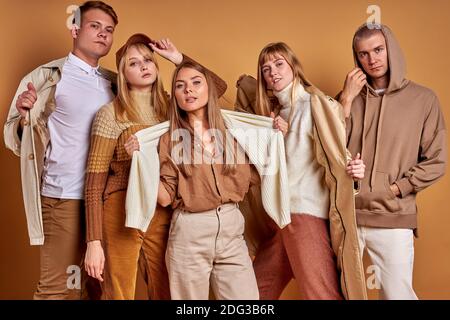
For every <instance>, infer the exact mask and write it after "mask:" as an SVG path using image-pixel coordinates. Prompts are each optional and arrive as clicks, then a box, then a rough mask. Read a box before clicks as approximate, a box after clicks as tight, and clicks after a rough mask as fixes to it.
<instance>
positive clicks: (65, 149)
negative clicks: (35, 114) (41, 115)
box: [41, 53, 114, 199]
mask: <svg viewBox="0 0 450 320" xmlns="http://www.w3.org/2000/svg"><path fill="white" fill-rule="evenodd" d="M113 98H114V94H113V92H112V91H111V82H110V81H109V80H106V79H105V78H103V77H102V75H101V74H100V72H99V71H98V66H97V67H95V68H94V67H92V66H90V65H89V64H88V63H86V62H85V61H83V60H81V59H80V58H78V57H77V56H75V55H74V54H72V53H70V54H69V56H68V58H67V60H66V62H65V64H64V66H63V70H62V75H61V81H60V82H59V83H58V84H57V85H56V92H55V99H56V109H55V111H54V112H53V113H52V114H51V115H50V117H49V119H48V129H49V133H50V144H49V146H48V148H47V151H46V160H45V165H44V172H43V176H42V190H41V194H42V195H43V196H47V197H52V198H61V199H84V179H85V171H86V162H87V156H88V152H89V143H90V131H91V124H92V121H93V120H94V117H95V114H96V113H97V111H98V110H99V109H100V107H101V106H103V105H105V104H107V103H108V102H110V101H111V100H112V99H113Z"/></svg>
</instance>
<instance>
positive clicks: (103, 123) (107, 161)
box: [85, 91, 159, 241]
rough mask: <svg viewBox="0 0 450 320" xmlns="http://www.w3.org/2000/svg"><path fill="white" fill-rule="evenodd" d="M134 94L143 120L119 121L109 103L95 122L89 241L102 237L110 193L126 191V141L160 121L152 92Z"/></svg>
mask: <svg viewBox="0 0 450 320" xmlns="http://www.w3.org/2000/svg"><path fill="white" fill-rule="evenodd" d="M131 96H132V98H133V101H134V106H135V107H136V108H137V110H138V112H139V113H140V115H141V119H143V123H139V124H138V123H134V122H130V121H127V122H119V121H117V120H116V116H115V111H114V105H113V103H112V102H110V103H109V104H107V105H105V106H103V107H102V108H101V109H100V110H99V111H98V113H97V115H96V117H95V120H94V122H93V124H92V131H91V147H90V150H89V156H88V163H87V172H86V186H85V201H86V202H85V205H86V224H87V225H86V229H87V235H86V238H87V239H86V240H87V241H93V240H102V233H103V231H102V225H103V208H104V202H105V201H106V200H107V199H108V196H109V195H110V194H112V193H113V192H117V191H126V190H127V186H128V176H129V172H130V166H131V157H130V156H129V155H128V154H127V152H126V150H125V147H124V144H125V142H126V141H127V140H128V138H129V137H130V136H131V135H132V134H134V133H136V132H137V131H139V130H142V129H145V128H147V127H150V126H153V125H155V124H158V123H159V121H158V117H157V116H156V113H155V110H154V108H153V106H152V105H151V101H150V99H151V94H150V93H141V92H134V91H132V92H131ZM124 210H125V203H124Z"/></svg>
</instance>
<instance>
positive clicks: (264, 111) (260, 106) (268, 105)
mask: <svg viewBox="0 0 450 320" xmlns="http://www.w3.org/2000/svg"><path fill="white" fill-rule="evenodd" d="M276 56H281V57H283V58H284V59H285V60H286V62H287V64H288V65H289V66H290V67H291V69H292V73H293V75H294V80H293V84H292V87H293V88H295V87H296V85H297V84H298V83H300V84H302V85H309V83H308V81H306V80H305V76H304V74H303V68H302V65H301V64H300V61H299V60H298V58H297V56H296V55H295V53H294V51H292V49H291V48H290V47H289V46H288V45H287V44H286V43H284V42H275V43H269V44H268V45H267V46H265V47H264V48H263V49H262V50H261V53H260V54H259V57H258V76H257V83H258V85H257V88H256V108H255V111H256V113H257V114H259V115H262V116H266V117H268V116H270V112H271V111H274V110H273V104H272V102H271V101H270V97H269V95H268V91H269V92H270V91H271V90H270V89H268V88H267V83H266V81H265V80H264V75H263V72H262V66H263V65H264V63H266V62H267V61H268V60H270V59H273V58H274V57H276ZM294 95H295V90H292V95H291V105H292V102H293V101H294V99H295V97H294ZM293 109H294V108H291V114H290V115H289V121H288V122H290V119H291V117H292V113H293Z"/></svg>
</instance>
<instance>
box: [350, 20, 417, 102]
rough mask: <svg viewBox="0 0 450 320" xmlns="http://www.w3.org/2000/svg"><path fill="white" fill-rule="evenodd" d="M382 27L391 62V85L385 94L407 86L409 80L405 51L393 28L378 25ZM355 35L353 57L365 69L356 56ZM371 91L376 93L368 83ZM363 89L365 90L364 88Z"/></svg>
mask: <svg viewBox="0 0 450 320" xmlns="http://www.w3.org/2000/svg"><path fill="white" fill-rule="evenodd" d="M365 26H366V24H363V25H362V26H360V27H359V28H358V30H356V32H355V35H356V33H357V32H358V31H359V30H360V29H362V28H363V27H365ZM378 26H379V27H380V30H381V32H382V33H383V35H384V38H385V39H386V48H387V52H388V62H389V70H388V72H389V74H390V77H389V79H390V80H389V85H388V88H387V90H386V92H385V94H388V93H391V92H394V91H397V90H399V89H402V88H403V87H404V86H406V84H407V83H408V80H407V79H405V76H406V62H405V57H404V56H403V52H402V49H401V48H400V45H399V43H398V41H397V39H396V38H395V36H394V34H393V33H392V31H391V29H389V27H387V26H385V25H383V24H380V25H378ZM355 35H354V36H353V41H352V50H353V58H354V60H355V65H356V66H357V67H359V68H361V69H362V70H363V71H364V69H363V68H362V66H361V64H360V63H359V61H358V58H357V56H356V52H355V46H354V43H355ZM367 87H368V89H369V91H370V92H371V93H374V92H375V91H374V89H373V88H372V87H371V86H370V85H369V84H368V85H367ZM363 91H365V90H364V89H363Z"/></svg>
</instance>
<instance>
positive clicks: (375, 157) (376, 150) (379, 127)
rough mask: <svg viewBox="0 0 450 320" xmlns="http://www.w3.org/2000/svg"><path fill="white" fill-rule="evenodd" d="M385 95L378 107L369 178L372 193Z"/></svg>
mask: <svg viewBox="0 0 450 320" xmlns="http://www.w3.org/2000/svg"><path fill="white" fill-rule="evenodd" d="M385 96H386V95H385V94H383V96H382V98H381V106H380V115H379V116H378V125H377V136H376V141H375V151H374V152H375V154H374V159H373V165H372V175H371V177H370V190H371V191H372V186H373V185H374V183H375V181H374V180H375V175H374V174H373V172H374V171H376V169H377V162H378V144H379V142H380V135H381V127H382V125H381V121H382V119H383V113H384V109H385V108H384V97H385Z"/></svg>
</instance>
